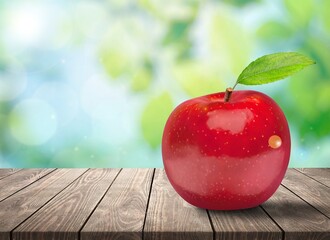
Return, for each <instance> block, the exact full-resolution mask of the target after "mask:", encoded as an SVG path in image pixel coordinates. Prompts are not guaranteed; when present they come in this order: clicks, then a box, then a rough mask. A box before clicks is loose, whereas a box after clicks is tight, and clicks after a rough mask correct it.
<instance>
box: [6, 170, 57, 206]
mask: <svg viewBox="0 0 330 240" xmlns="http://www.w3.org/2000/svg"><path fill="white" fill-rule="evenodd" d="M54 170H55V169H50V168H47V169H41V168H38V169H23V170H21V171H19V172H17V173H15V174H13V175H10V176H8V177H5V178H3V179H1V181H0V189H1V191H0V201H2V200H3V199H5V198H7V197H9V196H10V195H12V194H13V193H15V192H17V191H19V190H21V189H22V188H24V187H26V186H28V185H29V184H31V183H33V182H34V181H37V180H38V179H40V178H42V177H43V176H45V175H47V174H49V173H51V172H52V171H54Z"/></svg>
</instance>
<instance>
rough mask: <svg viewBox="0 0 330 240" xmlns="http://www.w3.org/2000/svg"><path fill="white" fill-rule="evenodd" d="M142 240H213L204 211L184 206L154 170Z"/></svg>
mask: <svg viewBox="0 0 330 240" xmlns="http://www.w3.org/2000/svg"><path fill="white" fill-rule="evenodd" d="M143 235H144V239H147V240H148V239H164V240H165V239H173V240H177V239H180V240H181V239H182V240H183V239H194V240H198V239H203V240H206V239H210V240H211V239H213V230H212V227H211V224H210V221H209V218H208V215H207V212H206V210H204V209H199V208H196V207H194V206H192V205H190V204H189V203H187V202H185V201H184V200H183V199H182V198H181V197H180V196H179V195H178V194H177V193H176V192H175V191H174V189H173V187H172V186H171V185H170V183H169V181H168V179H167V177H166V174H165V171H164V170H163V169H156V172H155V176H154V181H153V184H152V188H151V196H150V200H149V207H148V210H147V216H146V222H145V226H144V233H143Z"/></svg>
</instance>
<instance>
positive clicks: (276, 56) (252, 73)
mask: <svg viewBox="0 0 330 240" xmlns="http://www.w3.org/2000/svg"><path fill="white" fill-rule="evenodd" d="M311 64H315V62H314V61H313V60H311V59H310V58H308V57H306V56H304V55H302V54H300V53H295V52H282V53H273V54H269V55H265V56H263V57H260V58H258V59H257V60H255V61H253V62H252V63H250V64H249V65H248V66H247V67H246V68H245V69H244V70H243V72H242V73H241V74H240V75H239V77H238V79H237V83H240V84H245V85H259V84H265V83H270V82H274V81H277V80H280V79H283V78H285V77H288V76H290V75H292V74H294V73H296V72H298V71H300V70H301V69H303V68H304V67H307V66H309V65H311Z"/></svg>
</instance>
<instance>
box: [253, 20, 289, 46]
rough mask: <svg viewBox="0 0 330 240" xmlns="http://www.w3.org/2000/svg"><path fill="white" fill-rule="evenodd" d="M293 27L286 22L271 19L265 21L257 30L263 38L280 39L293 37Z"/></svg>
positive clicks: (268, 39) (269, 39)
mask: <svg viewBox="0 0 330 240" xmlns="http://www.w3.org/2000/svg"><path fill="white" fill-rule="evenodd" d="M292 34H293V32H292V29H291V28H290V27H289V26H288V25H287V24H285V23H282V22H278V21H274V20H270V21H268V22H265V23H264V24H263V25H261V27H260V28H259V29H258V31H257V35H258V36H259V37H260V38H262V39H263V40H267V41H274V42H276V41H278V40H283V39H287V38H289V37H291V36H292Z"/></svg>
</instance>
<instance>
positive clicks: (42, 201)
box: [0, 169, 330, 240]
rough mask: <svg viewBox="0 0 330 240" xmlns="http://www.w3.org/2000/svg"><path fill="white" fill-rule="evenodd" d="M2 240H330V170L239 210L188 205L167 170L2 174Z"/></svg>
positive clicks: (291, 182) (300, 176) (300, 177)
mask: <svg viewBox="0 0 330 240" xmlns="http://www.w3.org/2000/svg"><path fill="white" fill-rule="evenodd" d="M0 239H1V240H2V239H31V240H38V239H169V240H171V239H205V240H207V239H235V240H236V239H237V240H238V239H244V240H250V239H253V240H254V239H262V240H266V239H299V240H304V239H313V240H321V239H322V240H329V239H330V169H289V170H288V171H287V174H286V177H285V179H284V180H283V183H282V185H281V186H280V187H279V189H278V190H277V192H276V193H275V194H274V196H273V197H272V198H271V199H269V200H268V201H267V202H265V203H264V204H262V205H261V206H259V207H257V208H253V209H249V210H242V211H208V210H203V209H198V208H196V207H193V206H191V205H189V204H188V203H186V202H184V201H183V200H182V199H181V198H180V197H179V196H178V195H177V194H176V192H175V191H174V190H173V188H172V187H171V186H170V184H169V182H168V180H167V178H166V175H165V173H164V170H162V169H0Z"/></svg>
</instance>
